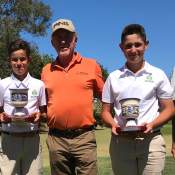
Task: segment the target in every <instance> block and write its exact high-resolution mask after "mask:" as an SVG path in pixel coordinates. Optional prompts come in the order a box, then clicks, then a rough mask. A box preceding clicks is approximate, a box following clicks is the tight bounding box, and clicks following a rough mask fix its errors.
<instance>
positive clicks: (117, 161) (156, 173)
mask: <svg viewBox="0 0 175 175" xmlns="http://www.w3.org/2000/svg"><path fill="white" fill-rule="evenodd" d="M165 154H166V153H165V142H164V139H163V137H162V135H161V134H150V135H147V136H145V137H136V138H133V137H129V136H114V135H112V137H111V143H110V156H111V162H112V169H113V172H114V174H115V175H131V174H132V175H162V174H163V170H164V163H165Z"/></svg>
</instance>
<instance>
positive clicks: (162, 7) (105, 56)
mask: <svg viewBox="0 0 175 175" xmlns="http://www.w3.org/2000/svg"><path fill="white" fill-rule="evenodd" d="M43 2H44V3H45V4H48V5H49V6H50V8H51V10H52V13H53V15H52V18H51V23H52V22H54V21H56V20H57V19H58V18H67V19H71V20H72V21H73V23H74V25H75V28H76V31H77V33H78V43H77V47H76V51H78V52H79V53H80V54H81V55H82V56H85V57H88V58H94V59H96V60H97V61H98V62H99V63H100V64H102V65H103V67H104V68H106V69H107V70H108V72H109V73H110V72H112V71H114V70H116V69H118V68H120V67H121V66H122V65H123V64H124V63H125V57H124V55H123V53H122V52H121V50H120V48H119V43H120V36H121V32H122V30H123V28H124V27H125V26H126V25H128V24H131V23H139V24H141V25H143V26H144V28H145V30H146V33H147V38H148V40H149V47H148V49H147V51H146V52H145V60H147V61H148V62H149V63H150V64H152V65H154V66H157V67H159V68H161V69H163V70H164V71H165V73H166V74H167V76H168V77H169V76H170V75H171V73H172V70H173V67H174V66H175V61H174V60H175V10H174V9H175V1H174V0H132V1H130V0H43ZM23 38H24V39H26V40H28V41H29V42H33V43H34V44H36V45H37V46H38V48H39V51H40V53H41V54H49V55H51V56H53V57H56V55H57V54H56V51H55V50H54V49H53V48H52V45H51V42H50V39H51V25H50V28H48V30H47V35H46V36H44V37H33V36H31V35H28V34H23Z"/></svg>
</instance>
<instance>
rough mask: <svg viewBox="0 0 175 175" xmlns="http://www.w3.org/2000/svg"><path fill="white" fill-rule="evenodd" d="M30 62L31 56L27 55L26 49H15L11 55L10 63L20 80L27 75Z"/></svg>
mask: <svg viewBox="0 0 175 175" xmlns="http://www.w3.org/2000/svg"><path fill="white" fill-rule="evenodd" d="M29 62H30V58H28V57H27V54H26V51H25V50H23V49H20V50H17V51H14V52H12V53H11V55H10V65H11V68H12V71H13V74H14V75H15V76H16V77H17V78H18V79H20V80H23V79H24V78H25V77H26V75H27V73H28V65H29Z"/></svg>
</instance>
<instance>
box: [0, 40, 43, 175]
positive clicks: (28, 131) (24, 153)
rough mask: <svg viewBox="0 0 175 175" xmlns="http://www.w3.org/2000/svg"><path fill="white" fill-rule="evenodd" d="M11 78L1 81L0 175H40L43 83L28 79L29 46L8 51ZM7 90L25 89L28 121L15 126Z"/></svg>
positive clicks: (19, 45) (11, 47) (15, 44)
mask: <svg viewBox="0 0 175 175" xmlns="http://www.w3.org/2000/svg"><path fill="white" fill-rule="evenodd" d="M8 55H9V61H10V66H11V69H12V75H11V76H10V77H7V78H5V79H2V80H1V81H0V112H1V114H0V119H1V122H2V152H1V155H0V172H1V173H2V174H4V175H12V174H18V175H25V174H28V175H40V174H42V165H41V146H40V138H39V132H38V125H39V120H40V117H41V115H42V114H44V113H45V105H46V98H45V87H44V84H43V82H42V81H40V80H38V79H35V78H33V77H31V76H30V74H29V72H28V66H29V64H30V60H31V58H30V46H29V44H28V43H27V42H26V41H23V40H21V39H18V40H15V41H13V42H12V43H11V44H10V45H9V48H8ZM10 89H28V103H27V105H26V106H25V107H24V108H25V112H26V113H25V114H26V116H28V118H27V119H26V120H25V121H24V122H23V121H22V122H19V121H18V122H17V121H16V122H14V119H13V117H14V112H13V111H14V106H13V105H12V103H11V101H12V99H11V95H10Z"/></svg>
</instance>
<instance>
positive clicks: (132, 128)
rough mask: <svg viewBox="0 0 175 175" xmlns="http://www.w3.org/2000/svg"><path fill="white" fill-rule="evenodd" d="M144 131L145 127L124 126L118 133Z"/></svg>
mask: <svg viewBox="0 0 175 175" xmlns="http://www.w3.org/2000/svg"><path fill="white" fill-rule="evenodd" d="M145 129H146V128H145V126H126V127H124V128H121V130H120V132H143V131H144V130H145Z"/></svg>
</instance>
